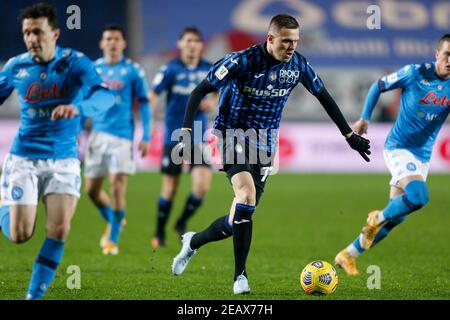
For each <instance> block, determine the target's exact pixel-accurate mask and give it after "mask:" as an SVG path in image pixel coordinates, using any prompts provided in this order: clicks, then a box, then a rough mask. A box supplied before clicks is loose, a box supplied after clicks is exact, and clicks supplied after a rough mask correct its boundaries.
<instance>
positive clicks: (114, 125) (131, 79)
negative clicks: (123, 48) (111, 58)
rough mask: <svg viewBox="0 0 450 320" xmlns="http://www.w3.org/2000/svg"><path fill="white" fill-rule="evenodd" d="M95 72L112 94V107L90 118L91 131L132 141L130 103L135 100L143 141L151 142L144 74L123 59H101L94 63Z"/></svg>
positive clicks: (127, 60) (142, 70) (130, 62)
mask: <svg viewBox="0 0 450 320" xmlns="http://www.w3.org/2000/svg"><path fill="white" fill-rule="evenodd" d="M95 64H96V68H97V72H98V73H99V74H100V76H101V77H102V79H103V81H104V82H105V83H106V84H107V85H108V88H109V90H110V91H111V92H112V93H113V94H114V98H115V103H114V106H113V107H112V108H111V109H109V110H108V112H106V113H104V114H103V115H100V116H99V117H95V118H92V121H93V130H94V131H101V132H106V133H108V134H111V135H114V136H117V137H120V138H124V139H128V140H133V133H134V120H133V103H134V102H135V101H138V103H139V110H140V113H141V120H142V126H143V137H142V140H143V141H146V142H148V141H149V140H150V104H149V99H148V90H149V89H148V84H147V81H146V79H145V71H144V69H142V68H141V67H140V66H139V64H137V63H135V62H133V61H131V60H130V59H126V58H122V60H121V61H120V62H119V63H117V64H108V63H107V62H106V61H105V59H104V58H101V59H98V60H97V61H96V63H95Z"/></svg>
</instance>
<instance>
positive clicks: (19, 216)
mask: <svg viewBox="0 0 450 320" xmlns="http://www.w3.org/2000/svg"><path fill="white" fill-rule="evenodd" d="M0 211H1V212H0V229H1V231H2V233H3V235H4V236H5V237H6V238H7V239H9V240H10V241H12V242H15V243H24V242H26V241H28V240H29V239H30V238H31V237H32V236H33V233H34V228H35V225H36V211H37V206H35V205H11V206H7V205H3V206H2V207H1V208H0Z"/></svg>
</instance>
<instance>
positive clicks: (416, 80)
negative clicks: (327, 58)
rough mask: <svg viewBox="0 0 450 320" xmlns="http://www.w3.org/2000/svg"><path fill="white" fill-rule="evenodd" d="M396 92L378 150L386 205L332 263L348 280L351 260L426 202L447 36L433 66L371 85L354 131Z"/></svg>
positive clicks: (447, 82)
mask: <svg viewBox="0 0 450 320" xmlns="http://www.w3.org/2000/svg"><path fill="white" fill-rule="evenodd" d="M397 88H402V89H403V91H402V95H401V100H400V112H399V114H398V116H397V120H396V121H395V123H394V126H393V127H392V129H391V132H390V133H389V135H388V137H387V138H386V143H385V146H384V159H385V161H386V164H387V166H388V168H389V171H390V172H391V175H392V179H391V181H390V186H391V188H390V201H389V202H388V204H387V205H386V207H385V208H384V209H383V210H381V211H380V210H374V211H372V212H370V213H369V215H368V218H367V223H366V224H365V226H364V227H363V229H362V232H361V233H360V234H359V235H358V236H357V237H356V239H355V240H354V241H353V242H352V243H350V244H349V245H348V247H347V248H345V249H343V250H342V251H340V252H339V253H338V254H337V256H336V258H335V262H336V264H337V265H338V266H340V267H342V268H343V269H344V270H345V272H346V273H347V274H348V275H357V274H358V273H359V272H358V269H357V267H356V258H357V257H358V256H359V255H360V254H361V253H363V252H364V251H365V250H368V249H370V248H372V247H373V246H374V245H376V244H377V243H378V242H380V241H381V240H383V239H384V238H385V237H386V236H387V235H388V234H389V232H390V231H391V230H392V229H393V228H395V227H396V226H398V225H399V224H401V223H402V222H403V221H404V220H405V219H406V218H407V217H408V215H409V214H411V213H412V212H415V211H417V210H419V209H421V208H422V207H424V206H425V205H426V204H427V203H428V201H429V194H428V186H427V184H426V178H427V175H428V169H429V166H430V165H429V162H430V158H431V151H432V149H433V145H434V142H435V141H436V137H437V135H438V133H439V130H440V129H441V127H442V125H443V124H444V122H445V120H446V119H447V117H448V114H449V112H450V34H446V35H444V36H443V37H442V38H441V39H440V40H439V42H438V44H437V47H436V61H435V62H433V61H430V62H427V63H423V64H420V65H414V64H412V65H407V66H405V67H403V68H402V69H400V70H398V71H397V72H394V73H393V74H390V75H387V76H385V77H383V78H381V79H380V80H379V81H377V82H375V83H374V84H372V86H371V88H370V90H369V93H368V94H367V98H366V102H365V104H364V109H363V112H362V115H361V119H360V120H359V121H358V122H356V123H355V125H354V129H355V131H356V132H358V133H359V134H364V133H366V132H367V128H368V126H369V120H370V116H371V114H372V111H373V110H374V108H375V105H376V104H377V101H378V98H379V97H380V94H381V93H383V92H386V91H390V90H394V89H397Z"/></svg>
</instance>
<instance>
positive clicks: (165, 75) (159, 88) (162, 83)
mask: <svg viewBox="0 0 450 320" xmlns="http://www.w3.org/2000/svg"><path fill="white" fill-rule="evenodd" d="M171 83H172V79H171V71H170V65H163V66H162V67H161V68H160V69H159V72H158V73H157V74H156V76H155V77H154V78H153V83H152V91H153V92H155V93H156V94H160V93H161V92H163V91H166V90H167V89H168V88H169V87H170V84H171Z"/></svg>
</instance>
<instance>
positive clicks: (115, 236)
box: [109, 210, 125, 244]
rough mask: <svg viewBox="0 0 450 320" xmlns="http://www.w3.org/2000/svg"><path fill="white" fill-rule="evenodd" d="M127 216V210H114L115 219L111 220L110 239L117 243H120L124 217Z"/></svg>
mask: <svg viewBox="0 0 450 320" xmlns="http://www.w3.org/2000/svg"><path fill="white" fill-rule="evenodd" d="M123 218H125V210H117V211H116V212H114V215H113V219H112V221H111V233H110V235H109V240H111V241H112V242H114V243H115V244H118V243H119V236H120V232H121V230H122V219H123Z"/></svg>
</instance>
